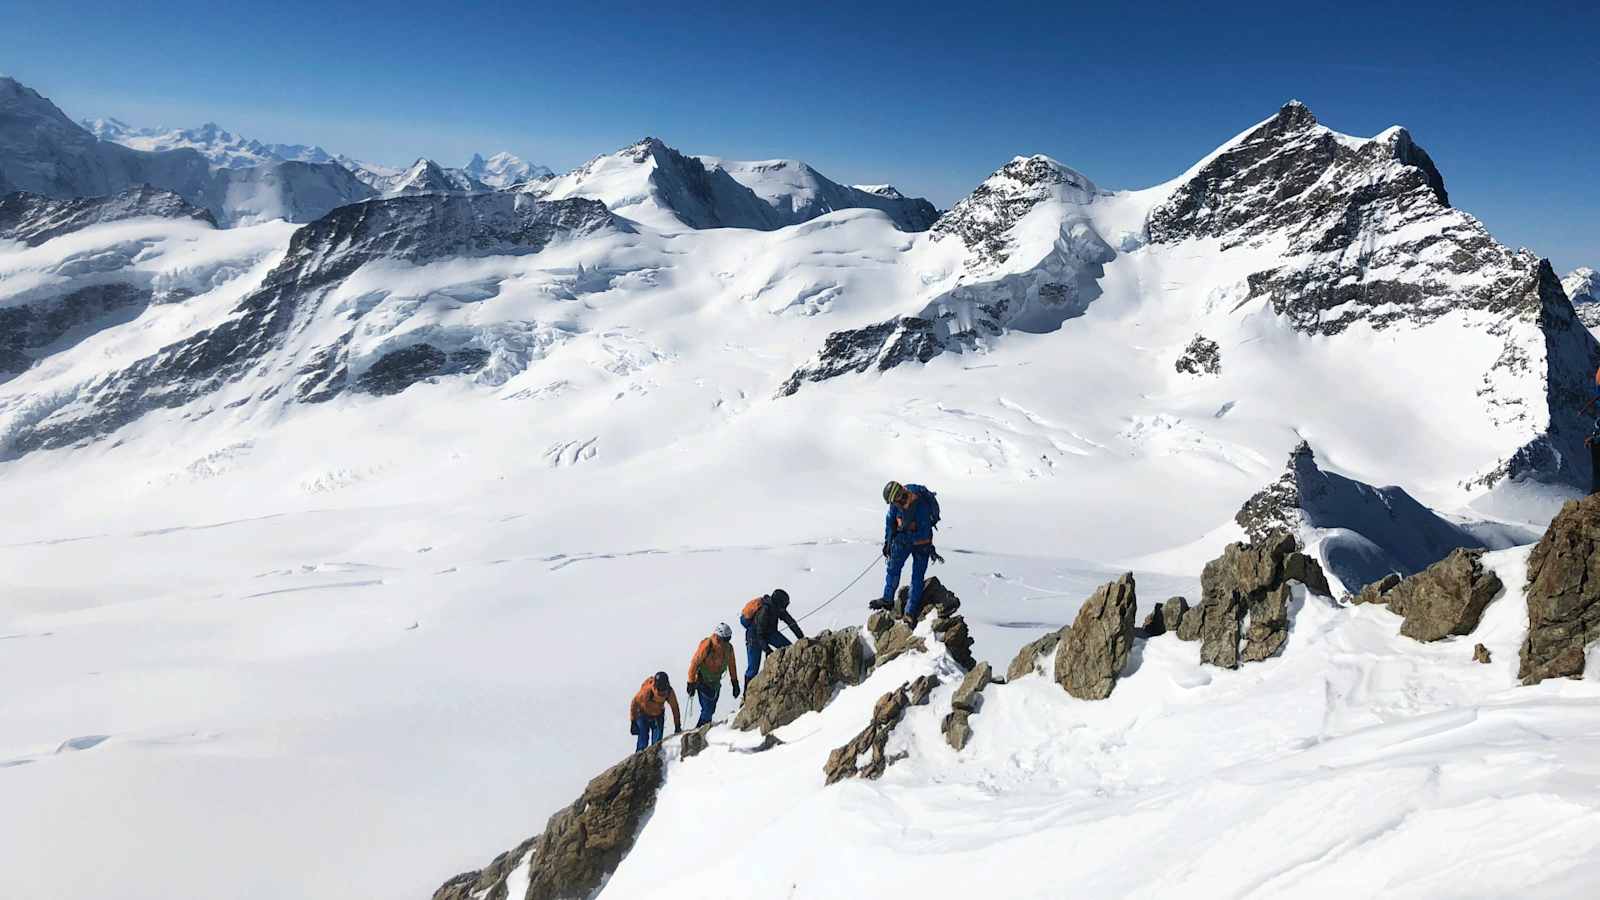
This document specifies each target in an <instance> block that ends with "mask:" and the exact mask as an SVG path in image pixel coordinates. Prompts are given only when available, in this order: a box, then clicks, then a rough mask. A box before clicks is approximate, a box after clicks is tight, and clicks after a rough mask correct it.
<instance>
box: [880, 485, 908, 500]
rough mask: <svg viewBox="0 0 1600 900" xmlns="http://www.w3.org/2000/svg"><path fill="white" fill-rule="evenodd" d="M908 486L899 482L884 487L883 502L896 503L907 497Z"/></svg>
mask: <svg viewBox="0 0 1600 900" xmlns="http://www.w3.org/2000/svg"><path fill="white" fill-rule="evenodd" d="M905 493H906V486H905V485H903V484H901V483H900V482H898V481H891V482H889V483H888V484H886V485H884V486H883V502H885V503H894V502H897V501H898V500H899V499H900V498H901V497H903V496H905Z"/></svg>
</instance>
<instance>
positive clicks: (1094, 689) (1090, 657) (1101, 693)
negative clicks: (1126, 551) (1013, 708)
mask: <svg viewBox="0 0 1600 900" xmlns="http://www.w3.org/2000/svg"><path fill="white" fill-rule="evenodd" d="M1138 608H1139V600H1138V597H1137V595H1136V592H1135V590H1134V583H1133V573H1132V572H1128V573H1126V574H1124V575H1122V577H1120V578H1118V579H1117V580H1116V581H1113V582H1110V583H1108V584H1104V585H1101V586H1100V587H1099V588H1097V589H1096V590H1095V592H1094V593H1093V594H1091V595H1090V597H1089V599H1088V600H1085V601H1084V602H1083V606H1081V607H1079V608H1078V616H1077V618H1076V619H1074V620H1073V622H1072V628H1071V630H1069V631H1068V632H1067V634H1066V635H1065V637H1064V638H1063V640H1062V642H1061V644H1060V645H1059V646H1058V647H1057V649H1056V683H1057V684H1059V685H1061V687H1062V688H1063V689H1064V690H1065V691H1066V692H1067V693H1069V694H1071V695H1072V696H1074V697H1077V698H1078V699H1080V700H1104V699H1105V698H1107V697H1109V696H1111V689H1112V688H1114V687H1116V684H1117V678H1119V677H1120V676H1121V675H1122V669H1123V667H1124V666H1126V665H1127V664H1128V655H1129V653H1131V652H1132V650H1133V619H1134V614H1135V613H1136V612H1137V610H1138Z"/></svg>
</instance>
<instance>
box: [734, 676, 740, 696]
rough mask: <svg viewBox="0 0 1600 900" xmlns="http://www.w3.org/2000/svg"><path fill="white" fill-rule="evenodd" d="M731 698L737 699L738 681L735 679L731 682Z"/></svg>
mask: <svg viewBox="0 0 1600 900" xmlns="http://www.w3.org/2000/svg"><path fill="white" fill-rule="evenodd" d="M733 699H735V700H737V699H739V682H738V681H737V680H735V681H734V682H733Z"/></svg>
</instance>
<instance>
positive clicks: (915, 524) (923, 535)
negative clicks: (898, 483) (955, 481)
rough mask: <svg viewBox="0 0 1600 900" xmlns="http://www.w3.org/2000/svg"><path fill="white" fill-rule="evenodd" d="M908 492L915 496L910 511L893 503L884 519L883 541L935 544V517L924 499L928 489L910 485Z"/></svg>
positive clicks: (907, 486) (918, 485) (907, 488)
mask: <svg viewBox="0 0 1600 900" xmlns="http://www.w3.org/2000/svg"><path fill="white" fill-rule="evenodd" d="M906 490H907V491H908V492H910V493H911V494H912V495H914V499H913V500H912V501H911V508H910V509H901V508H900V507H898V506H895V505H894V504H893V503H891V504H889V511H888V512H887V513H886V514H885V515H884V517H883V539H884V540H886V541H891V542H892V541H896V540H900V541H905V542H906V543H908V544H913V545H915V544H932V543H933V516H932V514H931V511H930V510H929V509H928V504H926V503H924V502H923V500H922V498H923V497H924V496H925V495H926V494H927V493H928V489H927V488H925V487H923V486H922V485H920V484H908V485H906Z"/></svg>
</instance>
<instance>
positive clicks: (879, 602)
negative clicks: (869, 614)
mask: <svg viewBox="0 0 1600 900" xmlns="http://www.w3.org/2000/svg"><path fill="white" fill-rule="evenodd" d="M867 609H894V601H893V600H885V599H883V598H882V597H878V598H876V599H874V600H873V601H872V602H871V603H868V604H867Z"/></svg>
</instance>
